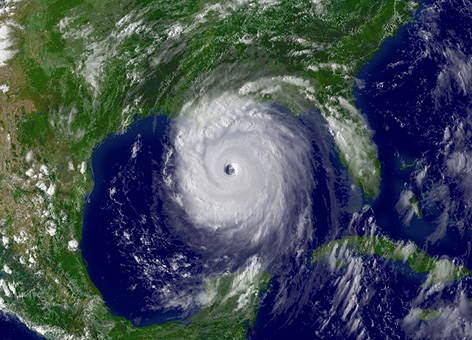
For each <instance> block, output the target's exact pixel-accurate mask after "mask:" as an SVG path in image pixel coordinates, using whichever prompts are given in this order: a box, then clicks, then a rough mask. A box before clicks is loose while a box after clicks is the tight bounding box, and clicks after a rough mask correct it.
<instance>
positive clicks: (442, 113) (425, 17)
mask: <svg viewBox="0 0 472 340" xmlns="http://www.w3.org/2000/svg"><path fill="white" fill-rule="evenodd" d="M437 4H440V6H439V8H440V10H436V11H432V12H429V13H425V12H424V10H425V9H427V8H428V9H431V8H434V7H433V6H434V5H437ZM467 4H468V3H467V2H456V1H449V2H439V1H424V2H423V4H422V6H421V9H420V10H419V11H418V13H417V20H416V22H414V23H412V24H408V25H406V26H404V27H403V28H401V29H400V31H399V32H398V35H397V36H395V37H392V38H389V39H387V40H386V41H385V43H384V44H383V45H382V49H381V51H380V53H378V54H377V55H376V56H375V57H374V58H373V59H372V60H370V61H369V62H368V63H367V64H366V65H365V66H364V67H363V68H362V69H361V70H360V72H359V74H358V75H357V78H359V79H362V80H363V82H364V86H362V87H359V86H356V87H355V88H354V95H355V97H356V106H357V107H358V108H359V109H360V110H361V112H362V113H364V114H366V115H367V117H368V121H369V123H370V126H371V127H372V129H373V130H374V131H375V134H374V136H373V140H374V142H375V143H376V145H377V146H378V155H379V159H380V162H381V167H382V181H381V187H380V195H379V197H378V198H377V199H376V200H374V201H373V202H371V204H372V206H373V208H374V210H375V216H376V218H377V221H378V223H379V225H380V227H381V228H382V230H383V231H385V232H386V233H387V234H388V235H389V236H390V237H391V238H393V239H409V240H412V241H414V242H415V243H416V244H417V245H419V246H420V247H422V248H423V249H426V250H427V251H428V252H429V253H430V254H432V255H438V256H441V255H449V256H453V257H462V259H463V260H465V261H466V264H468V265H469V267H471V266H472V258H470V257H469V256H466V257H464V256H463V255H465V254H464V250H465V249H467V248H468V247H470V240H471V234H470V231H467V230H464V228H462V230H461V229H460V228H454V227H449V228H447V231H446V234H445V236H444V237H442V238H441V239H440V240H438V241H437V242H429V241H428V236H430V235H431V234H432V233H433V232H434V231H435V230H436V228H437V227H438V222H437V221H438V219H439V217H440V213H441V212H442V210H441V207H440V206H438V205H436V204H434V203H432V202H431V201H428V200H427V199H426V195H427V190H429V189H430V188H427V189H424V188H423V190H421V189H420V188H418V187H417V186H416V185H415V181H414V178H413V171H414V170H415V167H411V168H406V169H404V170H400V169H401V167H402V165H405V164H412V163H413V162H414V161H415V160H421V161H425V162H426V165H427V166H428V172H427V178H428V180H427V183H430V184H432V185H435V184H436V183H441V180H442V175H443V173H444V166H443V165H442V164H441V161H442V160H441V158H440V157H438V155H440V154H441V150H442V148H444V146H443V145H441V144H440V142H441V140H442V138H443V135H444V129H445V128H446V127H447V126H453V125H454V124H457V123H456V122H457V121H458V120H460V119H465V118H467V116H468V115H469V112H468V111H467V107H469V106H470V104H471V97H470V96H469V95H464V93H463V90H462V89H461V88H460V86H459V84H458V83H455V82H454V81H451V84H450V87H448V88H444V89H440V91H438V90H437V86H438V76H439V74H440V73H441V71H442V70H443V69H444V68H445V67H446V68H447V67H451V68H453V67H454V65H453V64H454V62H455V61H454V60H451V58H450V56H448V55H447V51H448V49H455V50H458V51H460V52H462V53H464V55H466V56H467V55H471V53H472V43H471V40H470V32H471V30H472V23H471V21H470V20H469V17H468V14H467V13H469V12H470V4H468V6H467ZM434 12H437V13H434ZM469 14H470V13H469ZM424 32H426V33H428V32H434V34H433V38H430V39H433V41H427V40H426V39H425V40H423V39H424V38H423V37H424V35H425V33H424ZM425 54H426V55H427V57H425ZM457 71H458V72H459V70H457ZM420 166H421V165H420ZM446 184H449V183H446ZM404 189H410V190H412V191H413V193H414V194H415V196H416V198H417V199H418V200H419V201H420V207H421V209H422V211H423V215H424V218H423V219H418V218H417V217H414V218H413V219H412V221H411V223H410V225H409V226H408V225H405V224H404V223H403V220H402V216H400V215H399V214H398V213H396V212H395V211H394V207H395V204H396V203H397V202H398V198H399V196H400V192H401V191H402V190H404ZM449 190H450V192H451V195H450V196H451V200H452V201H456V202H459V203H460V202H461V201H463V200H464V197H463V196H464V193H462V192H460V190H457V188H456V187H454V186H453V185H449ZM458 218H460V216H458ZM468 222H469V221H468Z"/></svg>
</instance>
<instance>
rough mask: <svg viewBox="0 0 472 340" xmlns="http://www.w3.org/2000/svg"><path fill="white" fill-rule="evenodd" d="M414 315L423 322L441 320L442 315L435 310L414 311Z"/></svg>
mask: <svg viewBox="0 0 472 340" xmlns="http://www.w3.org/2000/svg"><path fill="white" fill-rule="evenodd" d="M413 315H414V316H416V317H417V318H418V319H420V320H422V321H431V320H433V319H435V318H439V317H440V316H441V315H442V313H441V312H439V311H437V310H434V309H418V310H415V311H414V313H413Z"/></svg>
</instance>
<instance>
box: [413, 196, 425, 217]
mask: <svg viewBox="0 0 472 340" xmlns="http://www.w3.org/2000/svg"><path fill="white" fill-rule="evenodd" d="M410 204H411V206H412V207H413V209H415V213H416V215H417V216H418V218H419V219H420V220H421V219H422V218H423V212H422V211H421V208H420V204H419V202H418V200H417V199H416V196H415V194H413V193H412V194H411V198H410Z"/></svg>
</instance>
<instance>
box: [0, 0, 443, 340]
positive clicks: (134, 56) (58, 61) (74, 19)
mask: <svg viewBox="0 0 472 340" xmlns="http://www.w3.org/2000/svg"><path fill="white" fill-rule="evenodd" d="M13 5H14V6H15V8H14V9H12V13H13V12H14V15H7V14H3V15H2V16H1V17H0V20H1V22H2V23H3V22H6V21H9V22H10V21H14V22H15V24H14V25H11V29H12V31H13V34H14V37H13V39H14V41H15V49H16V50H17V53H16V55H15V56H14V58H13V59H12V60H10V61H9V62H8V66H4V67H1V68H0V83H2V84H3V83H7V84H9V91H8V92H6V93H0V102H1V106H0V123H1V124H0V133H1V136H2V138H1V142H0V150H1V154H0V190H1V195H2V200H1V202H0V232H1V235H0V270H2V276H1V278H0V280H1V282H0V309H1V310H4V311H6V312H8V313H11V314H14V315H16V316H18V317H19V318H20V319H21V320H22V321H23V322H24V323H25V324H26V325H28V327H30V328H31V329H33V330H35V331H37V332H39V333H41V334H44V335H45V336H46V337H47V338H50V339H61V340H63V339H66V338H67V339H83V338H86V339H127V338H129V339H131V338H132V339H156V338H162V339H164V338H172V339H176V338H185V339H191V338H200V339H201V338H206V339H212V338H214V339H241V338H244V336H245V334H246V329H245V328H244V327H243V325H244V324H245V322H246V321H247V320H249V322H250V323H252V322H253V320H254V319H255V316H256V311H255V308H254V305H255V304H256V303H257V296H259V294H258V293H257V292H260V291H261V290H262V289H263V287H265V286H266V285H267V281H268V279H269V277H268V275H267V274H266V273H265V272H263V273H260V276H257V275H256V276H253V279H254V280H253V281H252V284H251V285H249V286H250V287H252V288H251V289H254V292H255V293H254V294H253V295H251V298H250V299H249V301H248V304H247V305H246V307H245V308H243V309H238V308H237V307H236V306H237V303H238V301H239V300H238V299H239V298H240V297H241V296H243V292H238V291H237V289H236V287H235V286H233V285H232V283H231V282H234V279H232V278H234V277H235V276H234V275H236V276H237V275H238V273H235V274H231V275H223V276H221V277H218V278H212V279H211V280H210V283H209V287H211V285H212V284H213V283H214V282H217V281H218V280H219V281H218V282H220V285H219V286H218V288H217V289H216V290H217V292H218V293H217V294H216V296H217V298H216V300H214V302H213V303H212V304H210V305H209V306H204V307H202V310H201V311H200V312H198V313H197V314H195V315H194V316H193V317H191V320H192V323H190V324H189V325H183V324H181V323H176V322H173V323H168V324H165V325H154V326H150V327H144V328H135V327H133V326H132V325H131V323H130V322H128V321H126V320H124V319H122V318H117V317H115V316H113V315H112V314H111V313H110V311H109V310H108V308H107V307H106V306H105V304H104V302H103V298H102V296H101V295H100V292H99V291H98V290H97V288H96V287H95V286H94V285H93V283H92V282H91V281H90V278H89V276H88V274H87V271H86V267H85V265H84V263H83V259H82V256H81V254H80V247H79V245H80V240H81V235H82V209H83V205H84V197H85V196H86V194H87V193H90V191H91V190H92V188H93V182H92V179H91V176H90V169H89V168H88V164H89V162H90V158H91V157H92V155H93V147H95V146H97V145H98V144H99V143H101V142H102V141H103V140H104V139H105V138H107V136H108V135H109V134H115V133H119V132H122V131H124V130H125V129H126V128H127V127H128V126H129V125H130V124H131V123H132V122H133V121H134V117H135V116H137V117H144V116H148V115H152V114H166V115H169V116H171V117H175V116H177V115H178V113H180V112H181V111H182V108H183V107H184V105H185V104H186V103H188V102H190V101H192V100H193V98H203V95H204V94H205V95H207V94H215V96H216V95H217V94H218V93H219V92H221V91H223V92H224V91H228V92H234V93H238V94H241V93H243V94H244V96H246V97H248V98H251V100H254V101H268V102H272V101H275V102H277V103H280V104H281V105H285V106H286V107H288V108H290V109H291V110H292V111H293V112H294V113H295V114H297V113H300V112H303V111H305V110H307V109H308V108H316V109H318V110H319V111H320V112H321V113H322V115H323V116H324V117H325V118H326V119H327V121H328V124H329V127H330V129H331V130H332V131H333V134H334V135H335V140H336V145H337V148H338V151H339V156H340V158H341V160H342V163H343V164H344V165H345V166H346V167H347V168H348V170H349V173H350V174H351V175H352V177H353V179H354V181H355V182H356V183H358V184H359V185H360V186H361V187H362V188H363V190H364V193H365V195H366V196H368V197H371V196H375V195H376V194H377V190H378V186H379V183H380V163H379V162H378V160H377V156H376V154H375V151H374V147H373V145H372V143H371V140H370V135H369V133H368V132H367V129H366V127H365V125H364V123H363V122H362V120H361V118H360V116H359V114H358V112H357V109H356V108H355V104H354V98H353V95H352V88H353V86H354V83H355V76H356V74H357V73H358V71H359V69H360V67H362V65H363V64H364V63H365V62H366V61H368V60H369V59H370V58H372V56H374V55H375V53H377V52H378V51H379V49H380V46H381V44H382V43H383V42H384V41H385V39H387V38H388V37H390V36H393V35H395V34H396V32H397V30H398V29H399V27H401V26H402V25H403V24H405V23H406V22H408V21H410V20H411V19H412V16H411V11H412V10H413V9H414V8H415V6H416V3H414V2H410V1H403V0H386V1H374V0H356V1H354V0H345V1H339V0H338V1H320V2H319V4H317V5H314V4H313V2H312V1H308V0H305V1H298V2H293V1H280V2H279V3H277V4H276V5H267V4H264V2H262V3H258V2H251V1H248V2H247V3H244V2H243V1H236V2H231V1H222V2H216V1H207V2H205V1H201V0H194V1H192V0H190V1H186V2H179V1H173V0H172V1H171V0H166V1H158V2H156V1H149V0H141V1H131V0H120V1H117V0H106V1H98V0H83V1H80V0H60V1H59V0H31V1H27V2H26V1H23V2H19V3H14V4H12V3H10V4H9V5H8V6H10V7H11V6H13ZM307 9H308V10H307ZM418 256H419V255H418ZM422 261H423V260H421V261H420V263H423V262H422ZM428 263H429V262H428ZM435 263H439V262H438V261H436V262H435ZM428 268H429V267H428ZM212 280H216V281H212ZM249 286H248V287H249ZM228 287H231V289H233V288H234V289H236V291H237V292H238V293H237V294H236V295H231V294H233V293H229V291H230V290H231V289H230V290H228V289H229V288H228ZM247 289H249V288H247ZM247 291H248V290H246V292H247ZM230 295H231V296H230Z"/></svg>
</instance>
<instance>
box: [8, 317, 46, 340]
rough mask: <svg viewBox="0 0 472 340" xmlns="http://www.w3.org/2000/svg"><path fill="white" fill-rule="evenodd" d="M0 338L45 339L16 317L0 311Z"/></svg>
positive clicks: (13, 339) (14, 339)
mask: <svg viewBox="0 0 472 340" xmlns="http://www.w3.org/2000/svg"><path fill="white" fill-rule="evenodd" d="M0 330H1V332H0V339H1V340H45V338H43V337H42V336H40V335H38V334H36V333H35V332H33V331H32V330H30V329H29V328H28V327H26V326H25V325H24V324H23V323H22V322H21V321H20V320H18V319H17V318H16V317H14V316H11V315H8V314H5V313H3V312H1V311H0Z"/></svg>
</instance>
